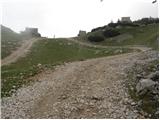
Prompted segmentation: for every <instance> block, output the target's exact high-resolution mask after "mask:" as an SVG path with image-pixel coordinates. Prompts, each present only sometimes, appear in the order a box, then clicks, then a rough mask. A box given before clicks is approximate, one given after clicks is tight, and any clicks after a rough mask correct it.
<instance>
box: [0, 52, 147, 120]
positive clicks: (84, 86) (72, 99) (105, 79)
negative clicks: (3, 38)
mask: <svg viewBox="0 0 160 120" xmlns="http://www.w3.org/2000/svg"><path fill="white" fill-rule="evenodd" d="M143 55H144V53H143V52H141V53H137V52H134V53H127V54H122V55H115V56H110V57H103V58H96V59H90V60H86V61H80V62H73V63H66V64H65V65H61V66H57V67H56V69H55V70H53V71H45V72H44V73H42V74H39V75H37V76H35V77H34V79H36V80H37V82H34V83H33V84H32V85H30V86H26V87H22V88H20V89H19V90H18V91H17V93H16V94H14V95H13V96H12V97H9V98H3V99H2V118H128V119H129V118H144V117H143V116H142V115H140V114H139V113H138V111H137V110H135V109H133V107H131V105H134V102H133V101H132V99H131V98H130V97H129V95H128V93H127V90H126V88H125V85H124V78H125V76H126V74H125V69H126V68H128V67H131V66H132V65H133V64H134V63H135V62H136V61H137V60H139V58H140V57H142V56H143ZM139 56H140V57H139Z"/></svg>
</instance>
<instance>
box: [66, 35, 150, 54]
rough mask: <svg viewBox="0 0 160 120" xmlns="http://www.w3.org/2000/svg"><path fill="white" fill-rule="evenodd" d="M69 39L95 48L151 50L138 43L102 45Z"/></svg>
mask: <svg viewBox="0 0 160 120" xmlns="http://www.w3.org/2000/svg"><path fill="white" fill-rule="evenodd" d="M67 40H68V41H71V42H74V43H78V44H80V45H83V46H87V47H95V48H129V49H135V50H141V51H143V52H144V51H147V50H151V48H148V47H145V46H140V45H139V46H138V45H134V46H129V45H128V46H102V45H94V44H91V43H87V42H82V41H80V40H76V39H75V38H68V39H67Z"/></svg>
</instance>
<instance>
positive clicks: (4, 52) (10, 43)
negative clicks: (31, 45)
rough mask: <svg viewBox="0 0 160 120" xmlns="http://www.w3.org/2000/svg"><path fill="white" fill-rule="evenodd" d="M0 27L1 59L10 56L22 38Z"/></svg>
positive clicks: (8, 29)
mask: <svg viewBox="0 0 160 120" xmlns="http://www.w3.org/2000/svg"><path fill="white" fill-rule="evenodd" d="M0 27H1V47H2V49H1V57H2V59H3V58H5V57H6V56H8V55H10V54H11V53H12V51H14V50H16V49H17V48H18V47H19V46H20V45H21V43H22V37H21V36H20V35H19V34H18V33H16V32H14V31H13V30H11V29H10V28H7V27H5V26H3V25H1V26H0Z"/></svg>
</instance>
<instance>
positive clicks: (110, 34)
mask: <svg viewBox="0 0 160 120" xmlns="http://www.w3.org/2000/svg"><path fill="white" fill-rule="evenodd" d="M103 35H104V36H105V37H114V36H117V35H120V33H119V31H118V30H116V29H105V31H104V32H103Z"/></svg>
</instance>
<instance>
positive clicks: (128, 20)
mask: <svg viewBox="0 0 160 120" xmlns="http://www.w3.org/2000/svg"><path fill="white" fill-rule="evenodd" d="M121 22H131V19H130V17H122V18H121Z"/></svg>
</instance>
